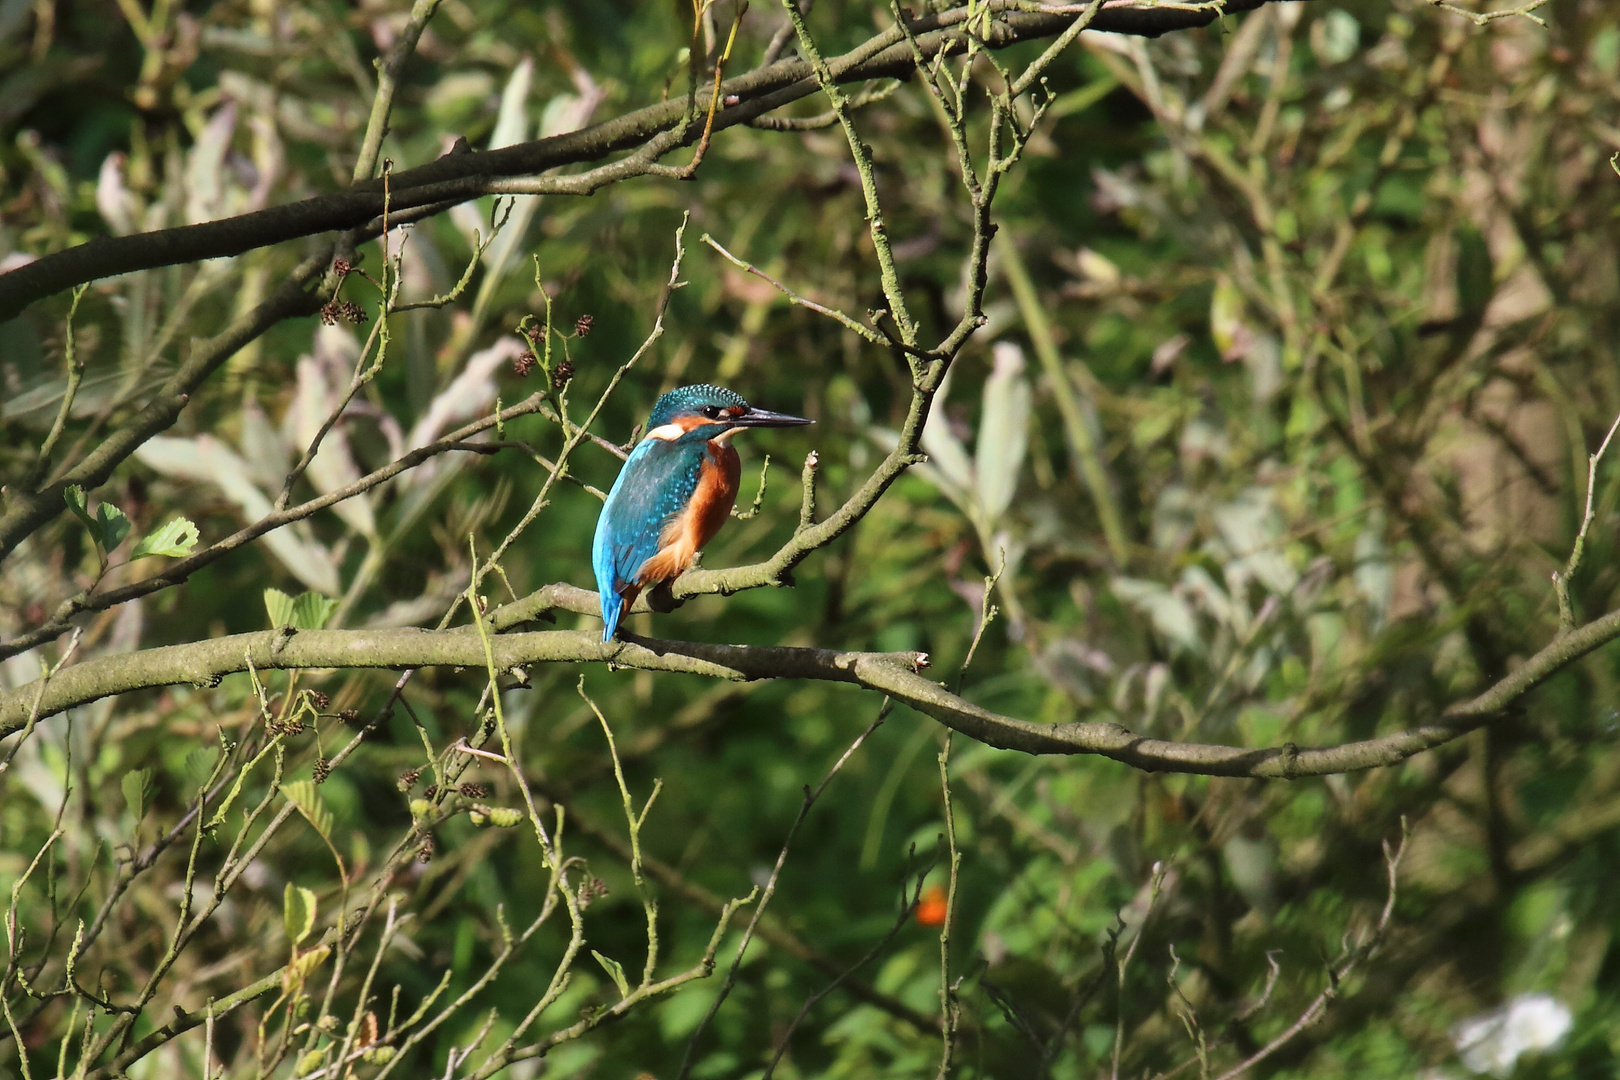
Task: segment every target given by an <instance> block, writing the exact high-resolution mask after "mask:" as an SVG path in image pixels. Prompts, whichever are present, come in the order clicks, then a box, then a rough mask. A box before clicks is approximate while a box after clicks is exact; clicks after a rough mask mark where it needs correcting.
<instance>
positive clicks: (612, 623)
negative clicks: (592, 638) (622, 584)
mask: <svg viewBox="0 0 1620 1080" xmlns="http://www.w3.org/2000/svg"><path fill="white" fill-rule="evenodd" d="M601 597H602V640H603V641H612V640H613V635H614V633H615V632H617V630H618V629H619V616H620V615H622V614H624V597H622V596H620V595H619V590H617V589H615V588H612V587H608V588H604V589H602V590H601Z"/></svg>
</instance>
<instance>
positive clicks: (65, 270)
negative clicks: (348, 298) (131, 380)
mask: <svg viewBox="0 0 1620 1080" xmlns="http://www.w3.org/2000/svg"><path fill="white" fill-rule="evenodd" d="M1267 2H1268V0H1225V3H1224V4H1210V5H1207V6H1191V7H1189V6H1182V7H1132V6H1129V5H1127V4H1125V3H1121V2H1120V0H1113V2H1111V3H1108V4H1105V5H1104V6H1103V8H1102V10H1101V11H1099V12H1098V13H1097V15H1096V17H1095V19H1094V20H1093V22H1092V25H1091V28H1092V29H1093V30H1098V31H1107V32H1111V33H1121V34H1134V35H1140V36H1145V37H1157V36H1159V35H1160V34H1165V33H1169V32H1171V31H1174V30H1184V29H1189V28H1192V27H1199V26H1206V25H1208V24H1209V23H1211V22H1213V21H1215V19H1216V18H1217V17H1218V16H1219V15H1220V14H1221V13H1222V12H1224V13H1226V14H1232V13H1237V12H1243V11H1251V10H1253V9H1255V8H1258V7H1260V6H1262V5H1263V4H1265V3H1267ZM1295 2H1303V0H1295ZM1027 6H1028V5H1027V4H1025V3H1022V2H1021V0H993V2H992V3H990V4H989V5H987V7H988V9H989V11H990V12H992V13H994V15H995V17H994V19H993V21H992V22H991V24H990V29H989V32H988V33H987V34H984V35H983V36H982V37H980V38H979V40H980V42H981V43H982V44H983V45H987V46H989V47H990V48H995V49H1002V48H1007V47H1009V46H1012V45H1017V44H1019V43H1021V42H1025V41H1034V40H1039V39H1043V38H1050V37H1055V36H1057V35H1059V34H1061V33H1062V32H1063V31H1064V30H1065V29H1067V28H1068V27H1069V25H1070V24H1071V23H1073V22H1074V20H1075V18H1076V17H1077V11H1076V10H1073V9H1063V10H1060V11H1028V10H1017V9H1018V8H1021V7H1027ZM974 14H975V15H979V14H982V9H980V10H978V11H975V12H974ZM968 18H969V8H967V7H961V8H955V9H952V10H950V11H946V12H942V13H940V14H938V15H931V16H928V17H926V18H921V19H917V20H914V21H913V22H911V23H909V24H908V26H907V28H906V29H905V30H903V29H902V28H900V27H898V26H897V27H891V28H890V29H888V30H886V31H884V32H883V33H880V34H877V35H875V36H873V37H872V38H871V39H869V40H868V41H866V42H865V43H864V44H862V45H860V46H858V47H857V48H855V49H853V50H851V51H850V52H848V53H845V54H844V55H843V56H840V57H836V58H833V59H830V60H828V61H826V64H827V68H828V69H829V72H830V74H831V77H832V78H833V79H834V80H835V81H836V82H837V83H840V84H843V83H856V82H865V81H866V80H870V79H889V78H906V77H909V75H910V74H911V72H912V71H913V70H914V69H915V67H916V62H917V54H916V53H915V52H914V51H913V42H914V43H915V45H916V46H917V47H918V48H920V50H921V52H922V55H923V56H924V57H925V58H932V57H934V56H937V55H940V54H942V53H955V52H960V51H962V50H964V49H966V48H967V46H968V42H969V40H970V30H969V29H968V26H967V23H968ZM908 30H909V32H910V34H911V36H912V39H913V40H912V41H907V40H906V33H907V31H908ZM817 89H818V87H817V81H816V78H815V73H814V71H813V70H812V69H811V65H810V64H809V63H808V62H806V61H804V60H799V59H792V60H780V61H777V62H776V63H774V64H771V65H770V66H768V67H764V68H760V69H758V70H756V71H751V72H748V73H746V74H743V75H738V76H736V77H735V78H732V79H727V80H726V81H725V82H724V83H722V84H721V87H720V96H721V100H722V102H730V101H732V100H733V99H735V104H729V105H726V106H725V107H724V108H721V109H719V110H717V112H716V114H715V117H714V125H713V131H715V132H719V131H722V130H725V129H727V128H731V127H736V126H739V125H743V126H746V125H748V124H750V123H751V122H752V121H754V120H756V119H758V118H759V117H760V116H763V115H764V114H766V113H768V112H772V111H774V110H776V109H779V108H781V107H783V106H785V105H788V104H791V103H792V102H794V101H797V100H799V99H801V98H804V97H807V96H809V95H811V94H813V93H815V92H816V91H817ZM697 97H698V101H697V104H698V106H699V107H700V108H702V109H707V108H708V104H709V102H710V100H711V98H712V95H711V94H710V93H709V91H708V89H707V88H705V89H704V90H703V91H702V92H701V93H699V94H698V96H697ZM686 115H687V101H686V99H685V98H684V97H683V98H679V99H672V100H669V101H665V102H661V103H659V104H657V105H650V106H647V107H646V108H642V109H637V110H635V111H633V112H630V113H626V114H625V115H623V116H620V117H617V118H615V119H612V120H608V121H605V122H603V123H600V124H595V125H593V126H591V127H588V128H585V129H583V130H581V131H576V132H570V133H568V134H565V135H557V136H553V137H551V138H546V139H537V140H534V141H532V142H526V143H518V144H516V145H513V146H509V147H505V148H503V149H500V150H492V151H489V152H486V153H456V152H452V153H450V154H447V155H445V156H444V157H441V158H439V159H438V160H436V161H433V162H429V163H428V164H425V165H421V166H418V167H417V168H414V169H408V170H405V171H403V172H396V173H394V174H393V175H392V177H391V178H390V180H389V188H390V191H389V196H388V202H389V210H390V213H391V214H399V213H402V212H404V211H408V210H411V209H414V208H418V207H423V206H427V205H431V204H440V203H443V204H454V203H458V202H465V201H467V200H469V199H475V198H478V197H480V196H483V195H486V194H491V193H493V192H494V191H496V190H497V189H501V188H502V184H501V182H502V181H509V180H511V179H512V178H516V177H532V176H536V175H537V174H540V173H543V172H546V171H548V170H552V169H557V168H560V167H562V166H565V165H576V164H581V163H584V162H594V161H602V160H603V159H605V158H608V157H610V156H611V155H613V154H617V153H622V152H624V151H629V150H635V149H637V148H645V147H647V146H648V144H650V143H652V142H653V140H654V139H655V138H658V137H659V136H673V137H671V138H668V139H667V140H665V142H666V143H667V145H660V146H658V147H657V148H656V149H657V150H658V156H661V155H662V154H663V153H668V152H669V151H670V150H674V149H676V148H677V147H679V146H683V145H688V144H691V143H695V142H697V141H698V140H699V139H701V138H702V137H703V133H704V128H703V126H702V125H687V126H686V127H685V128H684V129H682V123H683V120H684V118H685V117H686ZM677 129H682V130H679V131H677ZM644 164H645V165H649V166H650V165H651V162H650V161H648V162H646V163H644ZM643 171H645V170H643ZM568 179H569V178H556V190H560V191H568V190H570V187H569V185H568ZM505 188H508V189H509V188H510V185H509V184H508V185H505ZM383 199H384V194H383V186H382V183H381V181H380V180H368V181H364V182H362V183H358V184H355V185H354V186H353V187H351V188H349V189H348V190H346V191H341V192H334V193H332V194H329V195H320V196H316V197H314V198H310V199H304V200H302V201H300V202H296V203H289V204H287V205H285V206H277V207H272V208H270V209H267V210H260V211H256V212H254V213H251V214H242V215H239V216H237V217H231V218H223V219H221V220H219V221H210V222H205V223H203V224H199V225H187V226H183V227H180V228H174V229H163V230H159V231H156V232H150V233H136V234H133V235H130V236H121V237H112V236H101V237H97V238H95V239H93V240H90V241H88V242H86V243H83V244H80V245H77V246H76V247H71V248H68V249H67V250H65V251H61V252H57V253H56V254H53V255H47V256H45V257H44V258H41V259H37V260H35V261H34V262H31V263H29V264H27V265H25V266H22V267H19V268H17V269H16V270H12V271H11V272H9V273H6V274H0V322H4V321H5V320H7V319H10V318H12V317H14V316H15V315H17V314H18V313H19V312H21V311H22V310H23V309H24V308H26V307H28V306H29V305H30V304H32V303H34V302H36V301H38V300H41V299H43V298H45V297H47V296H50V295H52V294H54V293H57V292H60V291H61V290H63V289H67V288H70V287H72V286H74V285H78V284H83V283H84V282H87V281H94V280H96V279H97V278H103V277H111V276H114V275H117V274H126V273H130V272H132V271H135V270H144V269H151V268H154V267H159V266H173V265H177V264H181V263H190V262H197V261H200V260H203V259H214V258H222V257H227V256H232V255H240V254H242V253H244V252H247V251H252V250H255V249H257V248H262V247H268V246H270V245H272V244H277V243H280V242H282V241H285V240H291V239H294V238H297V237H301V236H312V235H315V234H317V233H324V232H332V231H337V230H345V229H354V228H360V227H364V226H366V225H368V224H369V223H371V222H372V221H373V219H375V218H376V217H377V216H378V215H380V214H381V213H382V212H383Z"/></svg>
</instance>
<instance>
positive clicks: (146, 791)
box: [118, 769, 152, 821]
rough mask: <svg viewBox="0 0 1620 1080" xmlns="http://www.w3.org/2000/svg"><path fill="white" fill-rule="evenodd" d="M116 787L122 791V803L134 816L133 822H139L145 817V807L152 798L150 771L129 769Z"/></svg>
mask: <svg viewBox="0 0 1620 1080" xmlns="http://www.w3.org/2000/svg"><path fill="white" fill-rule="evenodd" d="M118 786H119V787H120V788H122V789H123V792H124V803H125V805H127V806H128V807H129V812H130V813H131V814H133V815H134V816H135V820H136V821H139V820H141V818H143V817H145V816H146V807H147V805H148V803H149V801H150V800H151V797H152V770H151V769H131V770H130V771H129V772H127V773H125V774H124V778H123V779H122V780H120V781H119V782H118Z"/></svg>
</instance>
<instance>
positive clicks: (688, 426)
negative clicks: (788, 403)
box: [645, 383, 814, 442]
mask: <svg viewBox="0 0 1620 1080" xmlns="http://www.w3.org/2000/svg"><path fill="white" fill-rule="evenodd" d="M813 422H814V421H811V420H806V419H805V418H804V417H802V416H788V415H787V414H785V413H776V412H770V411H768V410H766V409H756V408H754V407H753V406H752V405H750V404H748V402H746V401H744V400H743V399H742V395H740V394H736V393H733V392H732V391H730V390H727V389H726V388H725V387H723V386H710V385H709V384H707V383H702V384H699V385H696V386H678V387H676V388H675V389H673V390H671V391H670V392H669V393H667V394H665V395H664V396H663V397H661V398H659V399H658V400H657V401H656V402H654V403H653V407H652V412H651V414H649V415H648V417H647V426H646V435H645V437H646V438H649V439H662V440H665V441H668V442H676V441H680V442H707V441H708V440H710V439H713V438H715V437H717V436H720V435H725V434H727V433H729V432H733V431H737V430H739V429H741V428H750V427H796V426H798V425H800V424H809V423H813Z"/></svg>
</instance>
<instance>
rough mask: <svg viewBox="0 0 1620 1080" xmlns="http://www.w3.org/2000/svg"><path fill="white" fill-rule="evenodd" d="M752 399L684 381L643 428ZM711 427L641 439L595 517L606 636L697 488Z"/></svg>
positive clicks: (594, 555) (594, 554) (594, 557)
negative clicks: (675, 435)
mask: <svg viewBox="0 0 1620 1080" xmlns="http://www.w3.org/2000/svg"><path fill="white" fill-rule="evenodd" d="M732 405H742V406H744V407H745V408H746V407H747V403H746V402H745V401H743V399H742V398H741V397H739V396H737V395H736V394H734V393H732V392H731V391H730V390H727V389H725V388H724V387H719V386H708V385H699V386H682V387H678V388H676V389H674V390H671V391H670V392H669V393H667V394H665V395H664V396H663V397H660V398H659V399H658V400H657V402H655V403H654V404H653V408H652V412H651V414H650V415H649V416H648V417H647V423H646V425H645V426H644V428H643V430H644V431H653V430H655V429H657V428H659V427H661V426H663V425H664V424H668V423H671V422H673V421H674V420H675V419H676V417H679V416H682V415H690V414H693V413H697V412H698V411H699V410H701V409H703V408H705V407H707V406H719V407H720V408H725V407H727V406H732ZM709 434H712V429H711V430H710V431H709V432H704V431H697V432H694V433H693V434H692V435H691V436H689V437H686V438H681V439H677V440H673V441H666V440H663V439H642V440H641V442H640V443H638V444H637V445H636V448H635V449H634V450H632V451H631V452H630V457H629V459H628V460H626V461H625V463H624V467H623V468H622V469H620V470H619V478H618V479H617V480H616V481H614V483H613V490H612V491H610V492H608V497H607V502H606V503H604V504H603V506H602V516H601V517H599V518H597V520H596V539H595V542H594V543H593V544H592V546H591V566H592V567H593V568H594V569H595V571H596V591H597V594H598V595H599V596H600V598H601V602H602V640H603V641H611V640H613V635H614V633H615V631H617V630H618V628H619V619H620V618H621V617H622V615H623V614H624V604H625V599H624V593H625V590H626V589H633V587H634V585H635V575H636V571H637V570H639V569H640V568H641V564H642V563H644V562H646V561H647V560H648V559H650V558H652V557H653V555H654V554H656V553H657V551H658V537H659V534H660V533H661V532H663V529H664V525H665V524H666V523H667V522H668V521H669V519H670V518H672V517H674V516H675V515H676V514H679V513H680V512H681V510H682V509H684V508H685V506H686V504H687V502H688V501H690V500H691V498H692V493H693V492H695V491H696V490H697V486H698V478H699V476H700V475H701V474H702V471H703V458H704V454H705V444H706V443H707V441H708V435H709Z"/></svg>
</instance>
